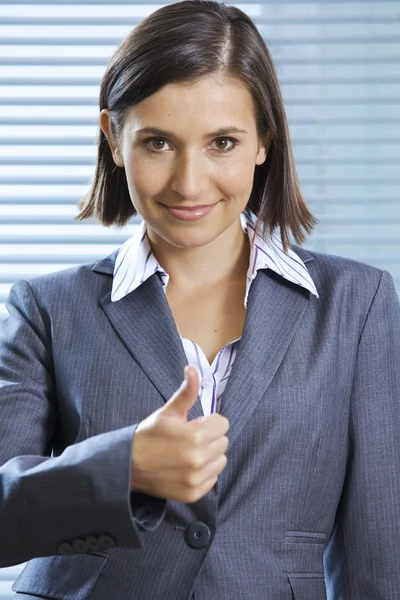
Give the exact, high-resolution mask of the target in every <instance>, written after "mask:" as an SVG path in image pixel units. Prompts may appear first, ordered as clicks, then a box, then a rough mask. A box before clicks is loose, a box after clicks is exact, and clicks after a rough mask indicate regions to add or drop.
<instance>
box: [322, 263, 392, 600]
mask: <svg viewBox="0 0 400 600" xmlns="http://www.w3.org/2000/svg"><path fill="white" fill-rule="evenodd" d="M325 559H326V569H327V570H328V571H329V573H330V575H331V576H332V577H333V579H334V581H335V589H337V590H340V598H343V600H352V599H353V598H360V599H361V598H362V599H363V600H389V598H400V569H399V564H400V304H399V299H398V297H397V294H396V290H395V287H394V283H393V279H392V276H391V275H390V274H389V273H388V272H387V271H382V274H381V278H380V281H379V285H378V287H377V289H376V293H375V295H374V298H373V300H372V303H371V305H370V308H369V311H368V314H367V317H366V320H365V324H364V327H363V330H362V334H361V337H360V340H359V344H358V352H357V361H356V366H355V373H354V381H353V389H352V396H351V407H350V428H349V455H348V466H347V473H346V480H345V484H344V488H343V493H342V498H341V502H340V505H339V508H338V512H337V517H336V524H335V529H334V533H333V536H332V538H331V541H330V544H329V545H328V548H327V551H326V555H325ZM338 597H339V596H338Z"/></svg>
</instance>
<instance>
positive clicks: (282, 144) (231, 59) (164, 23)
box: [77, 0, 318, 250]
mask: <svg viewBox="0 0 400 600" xmlns="http://www.w3.org/2000/svg"><path fill="white" fill-rule="evenodd" d="M209 75H221V76H222V75H224V76H233V77H235V78H237V79H239V80H241V81H242V82H243V83H244V84H245V85H246V86H247V88H248V90H249V91H250V93H251V95H252V97H253V100H254V106H255V115H256V125H257V133H258V136H259V139H260V140H262V139H264V137H265V135H266V133H267V132H269V134H270V136H271V143H270V146H269V151H268V155H267V158H266V160H265V161H264V163H263V164H261V165H256V167H255V173H254V183H253V188H252V191H251V194H250V197H249V201H248V203H247V205H246V208H245V211H244V212H245V214H246V215H247V216H251V215H252V214H253V215H256V216H257V228H258V227H259V226H261V227H262V229H263V233H264V234H266V233H272V232H273V231H274V230H275V229H276V227H280V231H281V238H282V243H283V246H284V248H285V250H287V249H288V247H289V237H288V231H290V232H291V233H292V235H293V238H294V240H295V242H296V243H297V244H301V243H303V242H304V240H305V234H304V232H303V229H304V230H305V231H306V233H307V234H310V233H311V232H312V230H313V228H314V226H315V225H316V224H317V222H318V221H317V220H316V219H315V218H314V216H313V215H312V214H311V212H310V210H309V209H308V207H307V206H306V204H305V201H304V199H303V196H302V193H301V191H300V185H299V181H298V178H297V174H296V169H295V165H294V159H293V153H292V148H291V143H290V137H289V130H288V124H287V119H286V113H285V109H284V106H283V101H282V96H281V92H280V89H279V83H278V79H277V76H276V73H275V68H274V65H273V62H272V58H271V56H270V53H269V51H268V48H267V46H266V44H265V42H264V40H263V38H262V36H261V34H260V33H259V31H258V29H257V28H256V26H255V24H254V23H253V21H252V20H251V19H250V17H249V16H247V15H246V14H245V13H244V12H243V11H241V10H240V9H238V8H236V7H234V6H226V5H225V4H223V3H221V4H220V3H218V2H216V1H212V0H184V1H182V2H177V3H175V4H170V5H166V6H163V7H162V8H160V9H158V10H156V11H155V12H153V13H152V14H150V15H149V16H148V17H146V18H145V19H144V20H143V21H141V22H140V23H139V25H137V26H136V27H135V29H134V30H133V31H132V32H131V33H130V34H129V35H128V37H127V38H126V39H125V40H124V41H123V42H122V44H121V45H120V46H119V47H118V48H117V50H116V52H115V53H114V55H113V56H112V58H111V60H110V62H109V64H108V66H107V69H106V72H105V74H104V76H103V79H102V82H101V87H100V111H101V110H103V109H104V108H107V109H108V110H109V111H110V121H111V131H112V134H113V136H114V138H115V139H116V140H118V139H119V137H120V134H121V132H122V129H123V125H124V117H125V114H126V112H127V109H129V108H130V107H131V106H132V105H135V104H137V103H139V102H141V101H142V100H144V99H145V98H148V97H149V96H151V95H152V94H154V93H155V92H157V91H158V90H159V89H160V88H162V87H163V86H165V85H167V84H169V83H172V82H186V81H196V80H198V79H199V78H200V77H203V76H209ZM79 208H80V213H79V215H78V217H77V219H78V220H84V219H87V218H89V217H96V218H97V219H98V220H99V221H100V222H101V223H103V225H116V226H123V225H125V224H126V223H127V221H128V220H129V219H130V218H131V217H132V216H134V215H135V214H137V213H136V210H135V208H134V206H133V204H132V201H131V198H130V195H129V190H128V184H127V180H126V175H125V170H124V168H123V167H117V166H116V165H115V163H114V160H113V157H112V153H111V149H110V146H109V144H108V141H107V138H106V137H105V135H104V133H103V131H102V130H101V129H100V132H99V138H98V156H97V164H96V169H95V173H94V177H93V180H92V183H91V189H90V191H89V192H88V194H86V195H85V196H84V197H83V198H82V199H81V201H80V203H79Z"/></svg>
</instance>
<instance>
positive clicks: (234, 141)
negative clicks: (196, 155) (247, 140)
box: [215, 137, 239, 152]
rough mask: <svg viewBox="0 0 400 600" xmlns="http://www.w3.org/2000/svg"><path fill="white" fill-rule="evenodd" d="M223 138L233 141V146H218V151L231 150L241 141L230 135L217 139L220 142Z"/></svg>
mask: <svg viewBox="0 0 400 600" xmlns="http://www.w3.org/2000/svg"><path fill="white" fill-rule="evenodd" d="M221 140H224V141H228V142H231V144H232V146H229V147H228V148H218V152H230V151H231V150H233V149H234V147H235V146H237V144H238V143H239V141H238V140H236V139H235V138H228V137H220V138H217V139H216V140H215V141H216V142H220V141H221Z"/></svg>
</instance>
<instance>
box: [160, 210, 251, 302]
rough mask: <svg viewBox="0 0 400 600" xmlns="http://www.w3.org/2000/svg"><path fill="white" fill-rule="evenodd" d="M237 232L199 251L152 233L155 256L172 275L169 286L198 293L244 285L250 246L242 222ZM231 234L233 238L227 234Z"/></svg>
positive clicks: (235, 229)
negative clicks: (171, 242)
mask: <svg viewBox="0 0 400 600" xmlns="http://www.w3.org/2000/svg"><path fill="white" fill-rule="evenodd" d="M237 224H238V227H237V226H236V227H235V228H232V229H233V231H226V232H224V234H223V235H221V236H219V238H217V239H215V240H213V241H212V242H211V243H210V244H206V245H204V246H201V247H197V248H177V247H175V246H172V245H171V244H168V243H167V242H165V240H162V239H160V238H155V237H153V236H152V233H151V232H150V231H149V230H148V237H149V240H150V245H151V247H152V251H153V254H154V256H155V258H156V259H157V261H158V263H159V264H160V266H161V267H162V268H163V269H164V271H165V272H166V273H168V275H169V282H168V287H173V288H175V289H180V290H182V291H184V290H188V291H190V292H195V291H196V290H197V289H204V288H207V287H210V288H215V287H216V286H222V287H223V286H231V285H243V284H245V282H246V277H247V271H248V268H249V258H250V243H249V239H248V236H247V234H246V233H245V232H244V231H243V229H242V227H241V224H240V221H238V223H237ZM226 234H229V235H226Z"/></svg>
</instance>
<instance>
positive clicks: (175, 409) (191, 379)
mask: <svg viewBox="0 0 400 600" xmlns="http://www.w3.org/2000/svg"><path fill="white" fill-rule="evenodd" d="M184 376H185V379H184V380H183V382H182V385H181V386H180V387H179V388H178V389H177V390H176V392H175V394H174V395H173V396H172V397H171V398H170V399H169V400H168V402H167V403H166V404H165V406H164V407H163V408H162V410H161V413H162V414H163V415H167V416H175V417H181V418H183V419H185V420H186V421H187V414H188V412H189V410H190V409H191V408H192V406H193V404H194V403H195V402H196V400H197V396H198V394H199V386H200V377H199V373H198V371H197V369H196V367H194V366H191V365H187V366H186V367H185V370H184Z"/></svg>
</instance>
